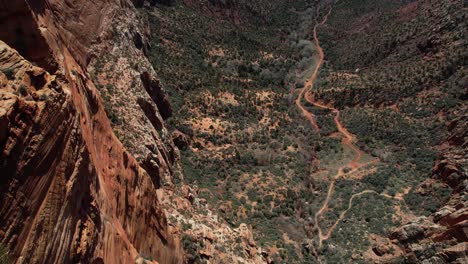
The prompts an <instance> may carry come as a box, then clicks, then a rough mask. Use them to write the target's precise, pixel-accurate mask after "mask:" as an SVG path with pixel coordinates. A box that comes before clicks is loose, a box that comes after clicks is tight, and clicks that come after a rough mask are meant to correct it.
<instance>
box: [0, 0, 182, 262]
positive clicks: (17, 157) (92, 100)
mask: <svg viewBox="0 0 468 264" xmlns="http://www.w3.org/2000/svg"><path fill="white" fill-rule="evenodd" d="M131 6H132V5H131V4H129V3H126V2H125V1H104V0H97V1H73V0H69V1H58V0H57V1H55V0H48V1H45V0H44V1H25V0H16V1H8V3H7V2H6V1H1V2H0V7H1V8H0V17H1V18H2V19H1V20H0V21H1V23H0V32H1V33H0V39H1V40H4V42H3V41H0V70H1V72H0V171H1V172H2V173H1V176H0V192H1V193H2V195H1V197H0V242H1V243H2V244H4V245H6V246H7V247H8V248H9V250H10V255H11V257H12V258H13V259H14V260H16V262H17V263H78V262H81V263H133V262H135V261H140V262H141V261H143V260H144V259H154V260H157V261H158V262H160V263H180V262H181V261H182V258H183V253H182V250H181V249H180V246H179V243H178V239H177V237H175V235H174V234H172V231H171V230H170V229H169V227H168V225H167V220H166V217H165V215H164V212H163V210H162V208H161V206H160V203H159V202H158V197H157V195H156V190H157V186H156V184H155V183H154V182H153V180H152V179H151V177H150V176H149V175H148V173H147V172H146V171H145V170H144V169H142V168H141V167H140V166H139V164H138V162H137V161H136V160H135V159H134V158H133V157H132V155H131V154H129V153H128V152H127V151H126V150H125V149H124V148H123V147H122V144H121V143H120V142H119V140H118V139H117V138H116V137H115V135H114V134H113V131H112V128H111V125H110V122H109V120H108V118H107V116H106V113H105V111H104V107H103V102H102V100H101V98H100V95H99V93H98V92H97V89H96V87H95V85H94V84H93V82H92V81H91V80H90V77H89V74H88V72H87V70H86V62H87V61H88V53H87V49H88V48H89V46H90V45H91V43H92V41H94V38H96V36H99V34H100V32H101V31H102V30H103V29H104V28H106V27H109V26H110V25H109V23H110V20H109V16H110V14H111V13H112V11H113V10H116V9H123V8H131ZM129 10H130V11H131V9H129ZM4 18H5V19H4ZM10 18H12V19H14V20H11V21H10ZM14 21H17V22H18V23H19V22H21V23H20V24H21V28H22V29H23V31H22V32H28V34H25V36H26V37H24V39H23V40H24V42H23V43H25V44H26V48H24V47H22V46H21V45H20V44H18V42H15V35H14V34H15V30H14V27H13V24H14V23H16V22H14ZM12 34H13V35H12ZM34 45H35V46H34ZM33 47H34V48H33ZM17 51H18V52H19V53H18V52H17ZM33 63H34V64H37V65H38V66H34V65H33ZM153 110H154V111H157V110H156V109H153ZM156 121H157V125H156V126H163V124H161V123H159V120H156ZM164 154H165V153H164ZM166 155H169V154H166Z"/></svg>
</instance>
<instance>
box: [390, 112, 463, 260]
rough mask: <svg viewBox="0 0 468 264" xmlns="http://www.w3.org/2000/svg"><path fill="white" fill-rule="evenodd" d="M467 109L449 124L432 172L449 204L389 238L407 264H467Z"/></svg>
mask: <svg viewBox="0 0 468 264" xmlns="http://www.w3.org/2000/svg"><path fill="white" fill-rule="evenodd" d="M466 110H467V109H466V107H461V108H460V109H458V110H457V111H458V113H455V114H456V116H459V117H458V118H456V119H455V120H453V121H452V122H451V123H450V124H449V129H450V132H451V135H450V137H449V138H448V140H447V143H446V144H444V145H443V146H442V148H441V150H440V155H439V158H438V160H437V162H436V165H435V167H434V170H433V175H434V177H436V178H437V179H439V180H441V181H443V182H445V183H446V184H448V185H449V186H450V187H451V188H452V189H453V192H452V194H451V196H450V199H449V201H448V202H447V203H446V204H445V205H444V206H442V207H441V208H439V209H438V210H437V211H436V212H435V213H434V214H432V215H430V216H429V217H419V218H416V219H413V220H411V221H410V222H409V223H406V224H404V225H403V226H401V227H399V228H397V229H396V230H394V231H393V232H392V234H391V235H390V238H391V239H394V242H395V243H396V244H398V245H399V246H400V247H401V248H402V250H403V252H404V254H403V255H402V256H403V257H404V259H405V261H406V262H407V263H466V259H467V257H468V244H467V243H468V210H467V208H468V200H467V197H468V196H467V195H468V194H467V191H468V171H467V168H468V163H467V161H468V153H467V144H468V143H467V142H468V140H467V139H468V134H467V131H466V127H467V126H468V116H467V115H466Z"/></svg>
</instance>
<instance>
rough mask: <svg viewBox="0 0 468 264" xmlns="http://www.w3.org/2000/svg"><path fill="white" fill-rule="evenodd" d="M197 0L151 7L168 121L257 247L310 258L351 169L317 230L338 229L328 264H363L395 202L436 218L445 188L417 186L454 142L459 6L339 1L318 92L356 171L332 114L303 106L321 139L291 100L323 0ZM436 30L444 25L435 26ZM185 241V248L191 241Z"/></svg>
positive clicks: (462, 95) (190, 161)
mask: <svg viewBox="0 0 468 264" xmlns="http://www.w3.org/2000/svg"><path fill="white" fill-rule="evenodd" d="M201 2H202V3H201V4H200V5H198V4H193V5H186V4H183V3H181V2H180V1H176V2H175V4H174V5H172V6H169V7H167V6H160V7H158V10H157V12H148V15H149V17H150V25H151V26H152V34H153V35H152V38H151V50H150V59H151V61H152V64H153V65H154V67H155V69H156V71H157V73H158V77H159V78H161V81H162V83H163V85H164V86H165V88H166V89H167V91H168V93H169V95H170V100H171V103H172V105H173V108H174V110H175V112H176V113H175V114H174V116H173V117H172V118H170V119H169V120H168V123H169V126H170V128H171V129H176V128H177V129H179V130H181V131H183V132H184V133H186V134H187V135H189V136H190V137H191V138H192V144H191V146H190V147H189V148H187V149H186V150H184V151H182V155H181V156H182V165H183V169H184V177H185V178H184V179H185V181H186V182H187V183H189V184H194V185H198V187H199V190H200V191H199V196H200V198H204V199H206V200H207V201H208V203H209V204H210V205H211V206H212V207H213V208H215V209H216V210H217V211H218V214H219V215H221V216H222V217H223V218H224V219H225V220H226V221H227V222H228V223H229V224H231V225H232V226H238V225H239V224H240V223H247V224H250V225H251V226H252V227H253V230H254V235H255V239H256V241H257V243H258V244H259V245H260V246H262V247H264V248H275V249H277V250H278V253H277V254H275V255H274V256H272V258H273V259H275V261H276V262H278V263H310V262H313V261H315V260H316V257H314V256H313V254H314V253H313V250H311V248H310V247H305V246H304V245H307V244H312V245H314V243H315V242H316V241H315V240H316V237H317V230H316V229H313V226H314V224H315V223H314V221H315V219H314V216H315V213H316V212H317V211H318V210H319V209H320V208H321V206H322V205H323V202H324V200H325V196H326V194H327V190H328V187H329V184H330V181H331V179H332V178H333V177H335V176H336V175H337V173H338V169H339V168H343V172H344V174H345V175H342V176H341V177H340V178H339V179H337V180H336V182H335V189H334V191H333V193H332V195H331V199H330V203H329V204H328V207H329V208H328V210H326V212H325V213H323V214H322V215H321V217H320V219H319V221H320V222H319V225H320V227H321V229H322V230H323V231H327V230H328V229H329V228H331V227H332V226H333V225H334V224H335V223H337V228H336V229H335V231H334V232H333V233H332V235H331V237H330V239H328V240H326V241H325V243H324V246H323V247H322V248H315V249H317V250H318V253H319V254H320V255H321V258H322V260H323V261H324V262H327V263H340V262H345V261H349V259H351V256H353V261H355V262H356V263H361V262H365V259H364V256H363V253H364V252H365V251H366V250H368V247H369V245H370V244H369V241H368V234H369V233H374V234H378V235H381V236H386V235H387V234H388V232H389V231H390V230H391V228H393V227H396V226H397V225H399V224H400V220H401V219H400V216H399V215H396V209H395V208H396V207H399V208H400V209H401V210H402V211H408V210H410V211H411V213H413V214H417V215H419V214H429V213H431V212H434V210H435V209H436V208H438V207H439V206H440V205H441V204H443V203H444V202H445V201H446V199H447V196H448V195H449V193H450V189H449V188H447V187H446V186H444V185H440V186H438V187H437V188H435V189H431V188H426V189H427V190H426V191H425V192H421V191H420V189H421V188H422V187H421V186H423V187H424V184H422V183H423V182H424V181H425V180H426V179H427V178H429V177H430V176H431V170H432V167H433V165H434V161H435V159H436V157H437V146H438V145H439V144H441V143H442V141H443V140H445V138H446V137H447V129H446V127H445V124H446V122H447V121H448V120H449V119H450V117H451V115H452V112H453V111H454V109H456V108H457V107H458V106H459V105H460V104H462V102H463V100H465V99H466V91H464V90H463V89H464V84H465V83H466V76H467V75H466V67H465V66H466V50H467V49H466V42H463V41H462V38H461V37H462V35H461V28H460V24H462V23H461V20H460V19H461V17H462V15H461V14H462V12H461V11H460V10H462V8H461V7H458V6H457V3H455V2H453V3H452V2H450V3H447V2H446V1H442V2H444V3H440V2H439V1H435V0H431V1H429V2H430V3H422V1H420V4H419V5H420V6H418V8H417V9H416V11H414V10H413V11H411V12H408V11H405V10H406V9H408V8H410V7H408V6H407V4H408V3H410V2H412V1H409V0H398V1H393V0H392V1H390V0H384V1H378V2H375V1H370V0H343V1H339V2H338V3H337V4H335V5H334V7H333V11H332V12H331V15H330V17H329V20H328V22H327V23H326V24H325V25H324V26H323V27H321V28H319V31H318V32H319V39H320V40H321V43H322V46H323V48H324V50H325V57H326V61H325V63H324V65H323V67H322V69H321V71H320V75H319V79H318V80H317V81H316V83H315V85H314V90H315V91H316V98H318V99H319V100H320V101H323V102H324V103H326V104H331V105H333V106H334V107H335V108H337V109H339V110H340V120H341V122H342V123H343V125H344V126H345V127H346V128H347V129H348V130H349V132H350V133H352V134H354V135H355V136H356V139H357V142H356V143H355V145H356V146H358V147H359V149H361V150H362V151H363V152H364V153H363V158H362V159H361V160H360V162H362V163H363V164H365V166H362V168H360V169H359V170H358V171H354V170H353V168H351V167H352V166H350V167H347V166H346V164H348V163H349V162H350V161H351V160H352V159H353V158H354V155H355V153H354V151H353V150H352V149H350V147H349V146H346V145H343V144H342V138H341V137H342V135H341V134H340V133H336V132H337V131H338V129H337V126H336V124H335V121H334V118H335V113H334V112H332V111H329V110H323V109H319V108H317V107H314V106H313V105H311V104H309V103H306V102H303V105H305V107H306V108H307V109H309V111H310V112H311V113H313V114H314V115H315V118H316V120H317V123H318V125H319V127H320V134H317V133H314V130H313V129H312V127H311V125H310V124H309V122H307V120H306V119H305V118H304V116H303V115H302V113H301V112H300V110H298V109H297V107H296V106H295V104H294V100H295V98H296V96H297V90H296V89H297V88H302V87H304V83H305V79H306V78H307V77H309V76H310V74H311V71H312V70H313V67H314V65H315V63H316V62H317V51H316V48H315V47H314V44H313V43H312V41H311V40H310V37H311V35H312V29H313V25H314V23H315V21H320V18H321V17H323V16H324V14H325V13H326V12H327V11H328V7H327V6H321V7H320V8H319V9H317V8H315V7H314V6H313V5H312V4H310V3H307V1H293V2H294V3H290V2H288V1H280V0H275V1H253V2H252V1H239V2H238V6H236V7H232V6H229V7H227V6H224V5H223V4H222V3H224V2H217V1H210V2H211V3H212V4H213V3H214V4H215V5H221V6H223V9H221V11H220V12H222V11H223V10H225V9H230V8H237V9H236V11H238V12H237V13H236V12H233V13H229V15H226V16H221V15H219V14H216V13H213V12H210V11H207V10H206V5H209V4H208V3H206V1H201ZM267 2H268V3H271V4H268V5H267V4H266V3H267ZM431 8H432V9H431ZM430 9H431V10H430ZM411 10H412V9H411ZM234 13H236V14H238V16H232V14H234ZM413 13H416V16H414V15H412V14H413ZM317 15H318V16H319V18H316V16H317ZM213 21H215V22H213ZM447 21H448V22H447ZM431 25H440V26H438V27H437V28H436V31H434V32H433V26H431ZM435 34H437V36H436V35H435ZM436 37H437V38H436ZM453 43H455V44H453ZM350 51H352V52H350ZM442 51H443V52H444V56H440V55H437V56H436V55H435V54H437V52H442ZM107 90H109V89H108V88H107ZM437 184H439V183H437ZM420 187H421V188H420ZM439 187H440V188H439ZM358 193H359V195H357V196H353V195H355V194H358ZM352 197H353V198H352ZM401 197H403V199H402V198H401ZM350 199H353V202H352V204H351V206H350V208H348V207H349V205H350V204H349V202H350ZM418 205H421V206H420V208H418ZM348 209H349V210H348ZM346 210H348V211H346ZM345 211H346V214H345V216H344V219H342V220H341V221H338V220H339V217H340V214H341V213H343V212H345ZM337 221H338V222H337ZM185 228H190V227H188V226H185ZM314 239H315V240H314ZM185 240H187V241H188V242H187V244H188V245H189V246H188V250H189V251H190V250H192V249H194V248H196V246H194V243H195V242H193V243H191V242H190V241H189V239H188V238H186V239H185ZM311 241H312V243H310V242H311ZM184 243H185V242H184ZM195 244H196V243H195Z"/></svg>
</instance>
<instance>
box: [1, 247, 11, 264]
mask: <svg viewBox="0 0 468 264" xmlns="http://www.w3.org/2000/svg"><path fill="white" fill-rule="evenodd" d="M11 263H13V262H12V261H11V259H10V256H9V255H8V249H7V248H6V247H5V246H4V245H3V244H2V243H0V264H11Z"/></svg>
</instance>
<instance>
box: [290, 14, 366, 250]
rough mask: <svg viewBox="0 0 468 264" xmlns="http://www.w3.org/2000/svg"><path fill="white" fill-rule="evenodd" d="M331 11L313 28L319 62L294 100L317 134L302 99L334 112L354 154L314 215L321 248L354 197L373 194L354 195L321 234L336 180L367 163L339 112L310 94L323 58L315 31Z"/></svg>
mask: <svg viewBox="0 0 468 264" xmlns="http://www.w3.org/2000/svg"><path fill="white" fill-rule="evenodd" d="M331 11H332V8H330V10H329V11H328V13H327V15H325V17H324V18H323V20H322V22H320V23H317V24H316V25H315V26H314V33H313V35H314V43H315V46H316V48H317V50H318V58H319V60H318V62H317V64H316V65H315V69H314V71H313V73H312V75H311V76H310V78H309V79H308V80H307V82H306V84H305V86H304V88H303V89H301V91H300V93H299V95H298V97H297V99H296V105H297V106H298V107H299V108H300V109H301V110H302V113H303V114H304V116H305V117H306V118H307V119H308V120H309V122H310V124H311V125H312V126H313V127H314V128H315V130H316V131H317V132H318V131H320V128H319V126H318V125H317V123H316V121H315V118H314V115H313V114H312V113H311V112H309V111H308V110H307V109H306V108H305V107H304V106H303V105H302V103H301V100H302V98H304V99H305V100H306V101H307V102H309V103H311V104H312V105H314V106H315V107H318V108H321V109H327V110H330V111H332V112H334V113H335V118H334V121H335V124H336V127H337V129H338V132H339V133H341V134H342V135H343V139H342V144H343V145H344V146H346V147H348V148H350V149H351V150H352V151H353V152H354V153H355V157H354V158H353V159H352V160H351V161H349V162H348V163H347V164H345V165H343V166H341V167H340V168H339V169H338V173H337V174H336V175H335V176H334V177H333V178H332V181H331V182H330V186H329V188H328V192H327V197H326V198H325V201H324V203H323V205H322V207H321V208H320V210H319V211H317V212H316V214H315V229H317V230H318V234H319V247H322V244H323V241H325V240H327V239H328V238H329V237H330V236H331V234H332V232H333V230H334V229H335V227H336V226H337V225H338V223H339V222H340V221H341V220H342V219H343V218H344V216H345V214H346V212H347V211H348V210H349V209H350V208H351V206H352V202H353V199H354V198H355V197H357V196H360V195H362V194H364V193H368V192H373V191H370V190H367V191H364V192H361V193H358V194H354V195H353V196H352V197H351V199H350V201H349V207H348V209H347V210H346V211H344V212H342V213H341V214H340V218H339V219H338V220H337V221H336V222H335V224H334V225H333V226H332V227H331V228H330V229H329V230H328V231H327V232H326V233H325V234H324V233H323V231H322V229H321V228H320V226H319V217H320V216H321V215H322V214H323V213H324V212H325V211H326V210H327V209H328V204H329V202H330V198H331V196H332V194H333V190H334V187H335V182H336V180H338V179H339V178H340V177H342V176H346V175H350V174H352V173H354V172H356V171H357V170H359V169H360V168H361V167H363V166H365V165H367V163H360V162H359V161H360V160H361V158H362V152H361V151H360V150H359V148H358V147H356V146H355V145H354V142H355V141H356V138H355V136H354V135H353V134H351V133H350V132H349V131H348V130H347V129H346V128H345V127H344V126H343V124H342V123H341V121H340V111H339V110H338V109H336V108H334V107H332V106H327V105H324V104H322V103H320V102H317V101H315V99H314V96H313V94H312V93H311V90H312V88H313V85H314V81H315V80H316V78H317V75H318V73H319V70H320V67H321V66H322V64H323V61H324V57H325V55H324V52H323V49H322V47H321V46H320V41H319V39H318V36H317V29H318V27H319V26H322V25H324V24H325V23H326V22H327V19H328V16H329V15H330V13H331ZM345 168H349V169H351V170H350V171H348V172H346V173H345V172H344V169H345Z"/></svg>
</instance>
